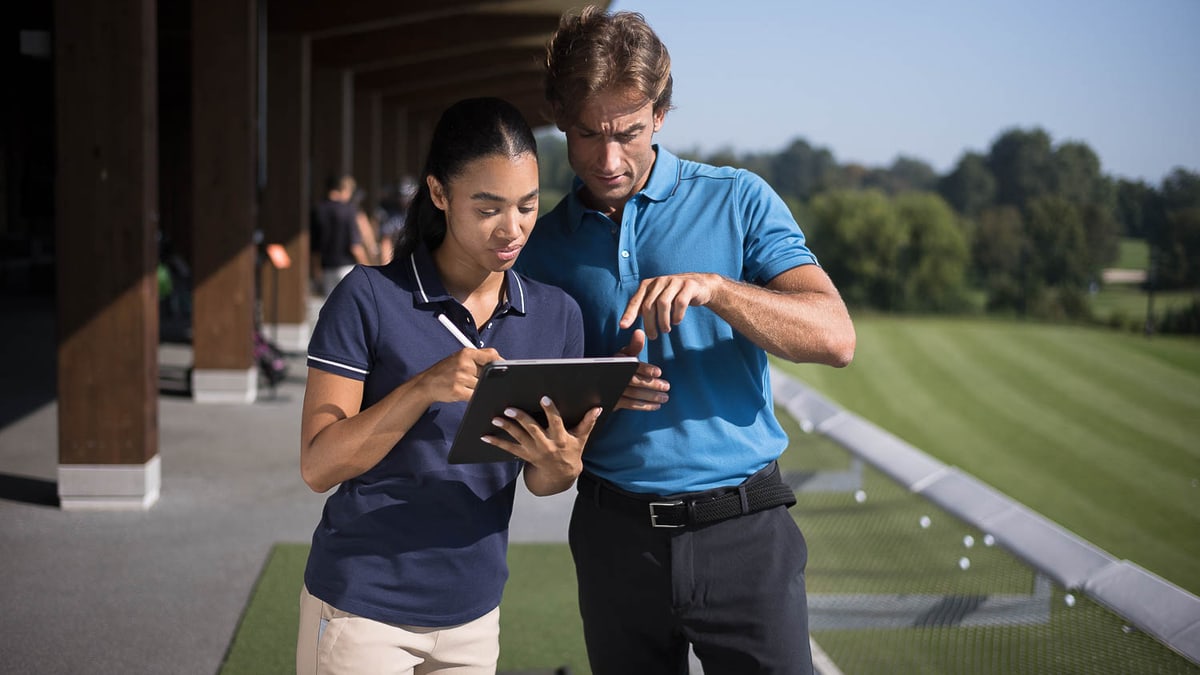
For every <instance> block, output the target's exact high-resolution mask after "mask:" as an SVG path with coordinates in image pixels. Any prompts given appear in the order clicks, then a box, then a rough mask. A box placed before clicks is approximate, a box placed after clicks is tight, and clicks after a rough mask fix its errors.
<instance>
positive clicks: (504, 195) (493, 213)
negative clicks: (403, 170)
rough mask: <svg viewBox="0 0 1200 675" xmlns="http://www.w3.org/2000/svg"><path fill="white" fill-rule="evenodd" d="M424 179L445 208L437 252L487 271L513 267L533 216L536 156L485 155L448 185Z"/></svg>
mask: <svg viewBox="0 0 1200 675" xmlns="http://www.w3.org/2000/svg"><path fill="white" fill-rule="evenodd" d="M428 181H429V192H430V196H431V197H432V198H433V203H434V205H435V206H437V207H438V208H439V209H441V210H442V211H444V212H445V213H446V239H445V240H444V241H443V242H442V245H441V247H439V251H438V252H439V254H441V255H449V256H450V258H451V259H452V260H454V261H455V262H456V263H457V264H460V265H464V266H467V267H472V266H477V267H479V268H482V269H483V270H486V271H488V272H502V271H504V270H506V269H508V268H510V267H512V266H513V263H514V262H516V260H517V255H518V254H519V253H520V252H521V248H522V247H524V246H525V241H526V239H527V238H528V237H529V233H530V232H532V231H533V226H534V224H535V222H536V221H537V210H538V165H537V157H535V156H534V155H533V154H532V153H528V152H527V153H524V154H522V155H518V156H517V157H507V156H502V155H489V156H487V157H481V158H479V159H476V160H474V161H472V162H470V163H468V164H467V165H466V167H465V168H464V170H463V171H462V172H461V173H459V175H457V176H454V177H453V178H451V179H450V181H449V183H448V184H446V185H442V184H441V183H440V182H439V181H438V180H437V179H436V178H434V177H433V176H430V177H429V178H428ZM443 249H444V250H443ZM439 257H440V255H439Z"/></svg>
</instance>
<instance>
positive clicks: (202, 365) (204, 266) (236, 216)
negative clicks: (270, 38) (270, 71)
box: [192, 0, 258, 403]
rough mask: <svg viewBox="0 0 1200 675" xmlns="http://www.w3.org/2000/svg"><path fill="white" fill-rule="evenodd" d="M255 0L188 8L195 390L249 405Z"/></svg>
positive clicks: (252, 391)
mask: <svg viewBox="0 0 1200 675" xmlns="http://www.w3.org/2000/svg"><path fill="white" fill-rule="evenodd" d="M257 25H258V22H257V3H256V2H255V0H210V1H208V2H194V3H193V4H192V178H193V190H192V193H193V226H194V233H193V235H194V236H193V240H192V248H193V257H194V265H193V276H194V280H195V290H194V303H193V315H192V316H193V319H192V342H193V354H194V357H193V358H194V362H195V370H194V371H193V375H192V396H193V398H194V399H195V400H196V401H197V402H202V403H209V402H211V403H233V402H244V403H250V402H252V401H254V399H255V398H256V396H257V390H258V377H257V375H258V374H257V370H256V369H255V368H254V359H253V355H252V339H251V336H252V334H253V330H254V302H255V286H254V259H255V247H254V241H253V237H254V225H255V219H256V214H255V197H256V194H255V193H256V188H255V184H256V172H255V163H254V161H255V149H256V147H257V139H258V136H257V132H256V126H257V125H256V119H255V111H256V84H257V77H256V72H257V62H258V61H257V35H256V34H257Z"/></svg>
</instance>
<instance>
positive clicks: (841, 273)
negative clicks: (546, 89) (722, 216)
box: [539, 128, 1200, 332]
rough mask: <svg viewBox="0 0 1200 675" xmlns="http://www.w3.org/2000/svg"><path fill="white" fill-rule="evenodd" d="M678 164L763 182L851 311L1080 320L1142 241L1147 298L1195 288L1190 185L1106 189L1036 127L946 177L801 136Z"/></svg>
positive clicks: (1198, 250) (559, 146) (567, 173)
mask: <svg viewBox="0 0 1200 675" xmlns="http://www.w3.org/2000/svg"><path fill="white" fill-rule="evenodd" d="M539 142H540V144H541V153H540V155H541V162H542V181H543V193H546V194H555V193H565V191H566V190H567V189H569V186H570V180H571V176H572V173H571V169H570V166H569V165H568V164H567V160H566V152H565V144H564V143H563V141H562V140H561V138H560V137H558V136H545V137H542V138H541V139H539ZM680 154H681V155H682V156H685V157H691V158H693V159H698V160H700V161H704V162H708V163H710V164H716V165H728V166H736V167H742V168H746V169H749V170H751V171H753V172H755V173H757V174H758V175H760V176H762V177H763V178H764V179H766V180H767V182H768V183H770V184H771V185H772V186H773V187H774V188H775V190H776V191H777V192H779V194H780V195H781V196H782V197H783V198H784V200H785V201H786V202H787V203H788V205H789V206H790V207H791V209H792V211H793V213H794V214H795V215H796V218H797V220H798V221H799V222H800V223H801V225H802V226H803V228H804V230H805V232H806V234H807V235H808V236H809V238H810V240H812V241H814V242H816V243H814V247H815V248H816V250H817V251H818V253H819V256H820V259H821V263H822V265H823V266H824V267H825V269H826V270H827V271H828V272H829V275H830V276H831V277H832V278H833V280H834V282H835V283H837V285H838V288H839V289H840V290H841V292H842V294H843V296H844V297H845V299H846V301H847V303H848V304H850V305H851V306H854V307H859V308H869V309H874V310H880V311H888V312H942V313H955V312H967V311H974V310H977V309H979V308H982V309H983V310H985V311H988V312H992V313H1000V314H1010V315H1020V316H1032V317H1039V318H1054V319H1059V318H1067V319H1087V318H1089V317H1090V314H1091V311H1090V307H1089V302H1088V297H1089V294H1090V292H1091V291H1092V290H1094V289H1096V288H1098V287H1099V285H1101V284H1102V283H1103V275H1102V273H1103V270H1104V269H1105V268H1106V267H1110V266H1112V264H1113V263H1114V262H1115V261H1116V259H1117V254H1118V242H1119V240H1120V238H1121V237H1133V238H1137V239H1143V240H1145V241H1146V242H1147V244H1148V246H1149V250H1150V260H1151V265H1150V269H1149V270H1148V279H1147V284H1152V285H1153V288H1155V289H1194V288H1198V287H1200V174H1197V173H1195V172H1192V171H1188V170H1185V169H1182V168H1178V169H1175V170H1174V171H1172V172H1171V173H1170V174H1169V175H1168V176H1167V177H1166V178H1165V179H1164V180H1163V181H1162V183H1161V184H1160V185H1150V184H1147V183H1146V182H1144V181H1138V180H1128V179H1124V178H1114V177H1112V176H1109V175H1107V174H1105V173H1104V171H1103V168H1102V166H1101V162H1100V158H1099V157H1098V156H1097V155H1096V153H1095V152H1094V151H1093V150H1092V149H1091V148H1090V147H1089V146H1088V145H1087V144H1086V143H1083V142H1079V141H1067V142H1062V143H1058V144H1055V143H1054V142H1053V140H1052V139H1051V137H1050V135H1049V134H1048V133H1047V132H1046V131H1044V130H1042V129H1040V128H1031V129H1021V128H1013V129H1009V130H1006V131H1004V132H1002V133H1001V134H1000V135H999V136H998V137H997V138H996V139H995V140H994V141H993V142H992V144H991V146H990V147H989V148H988V150H987V151H986V152H982V153H980V152H967V153H964V154H963V155H962V157H960V158H959V160H958V162H957V163H956V165H955V166H954V167H953V168H952V169H950V170H949V171H948V172H947V173H946V174H944V175H939V174H938V172H937V171H935V170H934V169H933V168H932V167H931V166H930V165H929V164H928V163H927V162H924V161H922V160H920V159H917V158H914V157H907V156H900V157H898V158H897V159H896V160H894V161H893V162H892V164H891V165H890V166H887V167H865V166H862V165H861V164H856V163H845V164H843V163H839V162H838V161H837V159H836V158H835V157H834V154H833V153H832V152H831V151H830V150H829V149H828V148H823V147H817V146H814V145H812V144H810V143H809V142H808V141H806V140H805V139H803V138H797V139H795V140H793V141H792V142H791V143H790V144H789V145H788V146H787V147H785V148H784V149H783V150H782V151H780V152H777V153H744V154H739V153H736V152H734V151H731V150H722V151H718V152H714V153H710V154H708V155H701V154H700V153H696V152H692V153H687V152H682V153H680ZM980 298H982V300H980ZM1190 313H1191V315H1192V317H1191V319H1190V321H1189V320H1185V321H1182V323H1181V322H1180V320H1179V317H1172V318H1171V320H1170V321H1168V324H1169V326H1174V327H1176V328H1177V327H1178V326H1179V325H1183V326H1184V327H1185V328H1186V326H1188V325H1191V326H1192V327H1193V329H1192V332H1197V330H1196V328H1195V326H1196V325H1197V324H1200V321H1198V320H1197V317H1200V305H1196V304H1193V307H1192V309H1191V310H1190ZM1169 326H1167V325H1166V324H1165V325H1164V327H1169Z"/></svg>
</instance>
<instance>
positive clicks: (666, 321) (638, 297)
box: [621, 272, 722, 340]
mask: <svg viewBox="0 0 1200 675" xmlns="http://www.w3.org/2000/svg"><path fill="white" fill-rule="evenodd" d="M721 281H722V277H721V276H720V275H717V274H704V273H698V272H689V273H687V274H672V275H669V276H665V277H654V278H652V279H646V280H645V281H643V282H642V283H641V285H639V286H638V289H637V292H636V293H634V294H633V297H632V298H630V299H629V304H627V305H625V313H624V314H622V315H621V328H629V327H630V326H632V325H633V323H634V321H636V320H637V317H638V316H639V315H640V316H641V317H642V325H643V326H645V328H646V335H647V336H649V338H650V339H651V340H655V339H657V338H658V334H659V333H670V332H671V326H676V325H679V322H681V321H683V315H684V314H685V313H687V308H688V307H703V306H704V305H707V304H708V303H710V302H712V299H713V296H714V295H715V294H716V292H717V287H718V285H719V284H720V283H721Z"/></svg>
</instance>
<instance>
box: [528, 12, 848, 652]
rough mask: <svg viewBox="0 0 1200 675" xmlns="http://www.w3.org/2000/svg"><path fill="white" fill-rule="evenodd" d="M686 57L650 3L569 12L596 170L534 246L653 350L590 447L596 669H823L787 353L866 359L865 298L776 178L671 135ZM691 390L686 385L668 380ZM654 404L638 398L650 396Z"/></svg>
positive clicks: (635, 340) (607, 323)
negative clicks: (795, 482)
mask: <svg viewBox="0 0 1200 675" xmlns="http://www.w3.org/2000/svg"><path fill="white" fill-rule="evenodd" d="M671 88H672V78H671V60H670V56H669V54H668V52H667V49H666V47H665V46H664V45H663V44H662V42H661V41H660V40H659V38H658V36H657V35H656V34H655V33H654V31H653V30H652V29H651V28H650V26H649V25H647V24H646V22H645V20H644V18H643V17H642V16H641V15H640V14H636V13H632V12H617V13H611V14H610V13H606V12H605V11H604V10H603V9H600V8H597V7H588V8H585V9H584V10H583V11H582V12H580V13H577V14H576V13H568V14H567V15H565V16H564V17H563V18H562V20H561V23H560V25H559V28H558V30H557V32H556V33H555V35H554V36H553V37H552V39H551V40H550V42H549V44H548V45H547V51H546V74H545V91H546V97H547V99H548V101H549V104H550V108H551V110H552V112H553V116H554V121H555V123H556V124H557V126H558V128H559V129H560V130H562V131H563V132H565V133H566V141H567V154H568V159H569V160H570V164H571V168H572V169H573V170H574V171H575V174H576V177H577V178H576V180H575V182H574V186H573V188H572V190H571V192H570V193H569V194H568V195H567V196H566V197H565V198H564V199H563V200H562V201H561V202H560V203H559V204H558V205H557V206H556V207H555V208H554V209H553V210H552V211H550V212H549V213H548V214H546V215H545V216H543V217H542V218H541V219H539V222H538V226H537V229H536V230H535V231H534V235H533V237H531V238H530V241H529V243H528V245H527V246H526V248H525V252H524V253H523V254H522V256H521V259H520V261H519V267H520V269H521V271H522V272H524V273H526V274H528V275H529V276H530V277H532V278H534V279H538V280H540V281H543V282H546V283H550V284H554V285H556V286H560V287H562V288H563V289H565V290H566V291H567V292H568V293H570V294H571V296H572V297H574V298H575V299H576V300H577V301H578V302H579V305H580V308H581V309H582V310H583V317H584V326H585V330H584V333H585V336H586V337H585V344H586V349H585V354H586V355H588V356H601V355H612V354H613V353H617V352H620V353H623V354H627V355H638V356H640V359H641V360H642V361H643V366H642V367H641V368H640V372H639V375H638V376H637V377H635V378H634V381H633V382H632V383H631V387H630V389H628V390H627V392H626V393H627V396H626V398H625V399H624V400H623V402H622V404H621V405H620V406H619V407H624V408H631V409H632V410H628V411H626V410H622V411H620V412H618V413H617V414H614V415H613V416H612V417H611V418H610V419H609V421H608V422H607V423H606V424H605V426H604V427H603V428H602V429H599V430H598V431H597V433H596V436H595V438H593V439H592V443H591V445H590V446H589V448H588V451H587V453H586V454H585V455H584V458H583V463H584V471H583V473H582V475H580V477H579V479H578V481H577V483H578V495H577V497H576V500H575V506H574V509H573V512H572V516H571V524H570V529H569V540H570V545H571V552H572V554H573V557H574V560H575V567H576V576H577V579H578V584H579V609H580V612H581V615H582V618H583V627H584V637H585V639H586V643H587V650H588V659H589V661H590V663H591V668H592V672H594V673H596V674H597V675H610V674H624V673H686V672H687V652H688V645H689V643H690V644H691V645H692V647H693V648H694V651H695V653H696V655H697V657H698V658H699V659H700V661H701V663H702V664H703V667H704V672H705V673H706V674H707V675H723V674H724V675H735V674H736V675H748V674H752V673H811V672H812V657H811V654H810V649H809V641H808V612H807V596H806V592H805V584H804V570H805V565H806V561H807V555H808V552H807V546H806V544H805V541H804V537H803V536H802V535H801V532H800V530H799V528H798V527H797V525H796V522H795V521H794V520H793V518H792V517H791V514H789V513H788V511H787V507H788V506H790V505H791V504H794V503H795V495H794V493H793V492H792V490H791V488H789V487H787V485H786V484H784V483H783V482H782V481H781V480H780V476H779V468H778V465H777V463H776V459H777V458H778V457H779V455H780V454H781V453H782V452H783V450H784V449H785V448H786V447H787V445H788V439H787V436H786V435H785V434H784V432H783V430H782V429H781V427H780V425H779V423H778V421H777V420H776V418H775V414H774V409H773V402H772V398H771V386H770V377H769V372H768V358H767V355H768V354H772V355H774V356H777V357H780V358H783V359H787V360H789V361H795V362H802V363H805V362H806V363H820V364H827V365H830V366H835V367H841V366H845V365H847V364H848V363H849V362H850V360H851V359H852V357H853V354H854V349H855V342H856V339H855V332H854V327H853V324H852V322H851V319H850V316H849V313H848V312H847V310H846V306H845V304H844V303H843V301H842V299H841V297H840V295H839V293H838V292H837V289H836V288H835V287H834V285H833V283H832V282H831V281H830V279H829V277H828V275H826V274H825V272H824V271H823V270H822V269H821V267H820V266H819V265H818V264H817V258H816V256H815V255H814V254H813V253H812V251H810V250H809V248H808V246H807V243H806V240H805V237H804V234H803V233H802V232H801V230H800V227H799V226H798V225H797V224H796V221H795V220H794V218H793V217H792V214H791V213H790V211H789V210H788V208H787V207H786V205H785V204H784V203H783V200H782V199H780V198H779V196H778V195H777V194H776V193H775V192H774V191H773V190H772V189H771V188H770V187H769V186H768V185H767V184H766V183H765V182H764V181H763V180H762V179H761V178H759V177H758V176H756V175H754V174H752V173H750V172H747V171H744V170H736V169H732V168H718V167H714V166H709V165H705V164H700V163H696V162H691V161H686V160H683V159H680V158H679V157H676V156H675V155H673V154H671V153H670V152H669V151H668V150H666V149H665V148H663V147H661V146H660V145H656V144H655V143H654V135H655V134H656V133H657V132H658V131H659V130H661V128H662V125H663V122H664V120H665V118H666V114H667V111H668V110H669V109H670V107H671ZM668 388H669V398H668V392H667V390H668ZM635 411H637V412H635Z"/></svg>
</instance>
